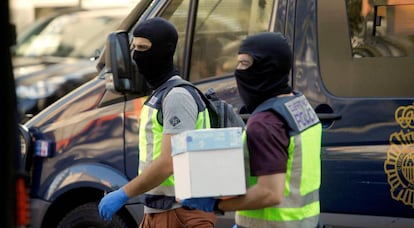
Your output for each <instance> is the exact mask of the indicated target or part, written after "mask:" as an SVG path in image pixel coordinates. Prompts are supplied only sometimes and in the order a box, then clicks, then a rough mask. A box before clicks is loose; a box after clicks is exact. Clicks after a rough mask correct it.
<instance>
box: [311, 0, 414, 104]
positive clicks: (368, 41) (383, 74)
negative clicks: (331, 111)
mask: <svg viewBox="0 0 414 228" xmlns="http://www.w3.org/2000/svg"><path fill="white" fill-rule="evenodd" d="M401 2H404V4H397V3H401ZM408 3H409V4H408ZM413 6H414V1H376V0H372V1H368V0H346V1H345V2H343V1H332V0H320V1H318V10H317V12H318V45H319V50H320V51H319V61H320V71H321V75H322V81H323V83H324V85H325V87H326V89H327V90H328V91H329V92H330V93H331V94H333V95H335V96H341V97H413V96H414V90H413V83H412V82H413V80H414V67H413V63H414V55H413V51H414V50H413V47H414V46H413V35H414V20H413V18H414V11H412V10H413ZM375 11H377V13H375ZM375 14H377V16H376V17H375V18H377V19H376V20H375V21H376V22H375V23H374V22H373V21H374V20H373V18H374V15H375ZM374 25H375V33H374V29H373V28H374Z"/></svg>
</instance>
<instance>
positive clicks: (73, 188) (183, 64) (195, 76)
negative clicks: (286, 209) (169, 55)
mask: <svg viewBox="0 0 414 228" xmlns="http://www.w3.org/2000/svg"><path fill="white" fill-rule="evenodd" d="M413 7H414V2H412V1H407V2H405V4H401V1H389V2H388V1H361V0H359V1H358V0H346V1H332V0H308V1H301V0H278V1H272V0H261V1H254V0H245V1H236V0H227V1H221V0H214V1H197V0H195V1H190V0H172V1H167V0H159V1H152V0H141V1H139V3H137V5H136V7H135V8H134V9H133V10H132V11H131V13H130V14H129V15H128V16H126V18H125V20H124V21H123V23H122V24H121V26H120V27H118V29H117V31H119V32H116V33H115V34H118V35H119V39H115V40H112V41H110V42H108V43H107V45H106V47H105V50H104V52H105V53H106V54H105V55H101V56H100V58H99V59H98V63H97V66H98V68H99V69H101V70H100V72H99V74H98V75H97V76H96V77H95V78H93V79H92V80H90V81H88V82H86V83H85V84H83V85H82V86H80V87H79V88H77V89H75V90H74V91H72V92H71V93H69V94H67V95H66V96H64V97H62V98H61V99H59V100H58V101H57V102H55V103H53V104H52V105H50V106H49V107H48V108H46V109H44V110H43V111H42V112H40V113H39V114H37V115H36V116H34V117H33V118H32V119H31V120H29V121H28V122H26V123H25V124H24V125H22V129H23V131H22V134H23V135H22V136H26V137H23V138H25V139H28V140H26V141H25V144H24V145H26V147H24V149H23V150H22V154H23V155H24V158H25V164H26V170H27V171H28V172H29V173H30V184H31V208H32V213H31V214H32V220H31V222H32V225H33V227H34V228H38V227H67V226H70V227H84V226H92V227H94V226H101V225H102V226H103V225H107V224H105V223H104V221H102V220H101V219H100V218H99V215H98V211H97V204H98V202H99V201H100V199H101V198H102V197H103V195H104V194H105V193H106V192H109V191H113V190H115V189H117V188H119V187H121V186H122V185H124V184H125V183H127V182H128V181H129V180H131V179H132V178H133V177H135V176H136V175H137V165H138V159H139V158H138V151H137V150H138V134H139V132H138V122H139V114H140V110H141V107H142V104H143V103H144V101H145V99H146V95H147V91H145V90H144V89H143V88H145V86H142V85H143V84H139V83H137V82H139V80H138V81H137V80H136V78H135V77H134V75H135V74H133V70H132V69H133V68H132V66H131V64H130V62H129V60H128V59H129V58H130V55H129V54H130V53H129V49H128V48H129V43H130V39H131V36H132V35H131V31H132V30H133V28H134V27H135V26H136V25H137V24H138V23H140V22H141V21H142V20H145V19H147V18H152V17H155V16H160V17H164V18H166V19H168V20H170V21H171V22H173V23H174V24H175V25H177V29H178V31H179V43H178V47H177V52H176V56H175V57H176V58H175V61H176V64H177V66H178V67H179V69H180V70H181V72H182V75H183V77H184V78H186V79H188V80H190V81H192V82H194V83H195V84H196V85H197V86H198V87H199V88H200V89H201V90H204V91H206V90H207V89H208V88H210V87H213V88H214V89H215V90H216V92H217V94H218V96H219V97H220V98H222V99H225V100H226V101H227V102H229V103H231V104H232V105H233V106H234V107H235V109H236V111H239V110H240V109H241V107H242V101H241V100H240V97H239V95H238V90H237V87H236V82H235V80H234V77H233V75H232V72H233V67H234V66H235V62H234V61H235V60H236V54H237V48H238V45H239V43H240V41H241V40H242V39H243V38H244V37H245V36H246V35H250V34H255V33H258V32H262V31H279V32H282V33H283V34H285V35H286V36H287V37H288V39H289V40H290V42H291V46H292V50H293V53H294V61H293V63H294V67H293V69H292V72H291V75H290V76H291V85H292V87H293V88H294V89H295V90H298V91H301V92H302V93H304V94H305V96H306V97H307V98H308V100H309V101H310V103H311V105H312V107H313V108H314V109H315V111H316V113H317V114H318V116H319V118H320V120H321V122H322V123H323V135H322V151H321V159H322V184H321V189H320V199H321V202H320V203H321V219H320V226H321V227H412V224H414V220H413V214H414V198H413V197H412V196H413V195H414V175H413V167H414V165H413V164H414V159H413V158H414V149H413V148H414V140H413V138H414V136H413V129H414V126H413V123H414V117H413V116H414V112H413V110H414V106H413V104H414V93H413V91H414V90H413V84H412V83H411V82H412V76H413V75H414V67H413V66H412V63H413V62H414V53H413V50H414V49H413V45H414V41H413V40H414V39H413V34H414V30H413V28H414V26H413V25H414V20H413V18H412V17H410V15H413V12H412V11H413ZM402 22H404V23H402ZM122 31H124V32H122ZM122 34H124V35H122ZM125 34H126V35H128V36H125ZM102 36H105V34H102ZM111 37H112V36H111ZM116 37H117V36H116ZM122 37H124V38H122ZM397 47H398V48H397ZM217 49H218V50H217ZM195 61H199V62H195ZM122 66H124V67H122ZM207 66H208V69H209V70H205V69H206V68H204V70H200V69H202V67H207ZM131 82H134V83H131ZM127 85H136V86H127ZM114 88H116V89H117V91H115V90H114ZM119 91H122V92H119ZM244 117H245V118H248V115H244ZM25 129H26V130H25ZM142 213H143V211H142V205H141V204H140V203H139V197H138V198H136V199H132V200H130V201H129V202H128V203H127V205H125V206H124V207H123V208H122V209H121V210H120V211H119V212H118V213H117V214H116V216H115V217H114V219H113V223H112V224H111V225H112V226H113V227H136V226H137V224H138V223H139V222H140V220H141V218H142ZM231 215H232V214H231V213H226V215H225V216H220V217H219V224H218V227H230V226H229V225H231V224H233V222H234V221H233V220H232V216H231ZM69 224H70V225H69Z"/></svg>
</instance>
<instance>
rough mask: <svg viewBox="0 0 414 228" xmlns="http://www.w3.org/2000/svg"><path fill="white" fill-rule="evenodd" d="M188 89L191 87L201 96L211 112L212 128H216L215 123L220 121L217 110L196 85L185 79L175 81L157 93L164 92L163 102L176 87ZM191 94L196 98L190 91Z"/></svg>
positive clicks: (166, 84)
mask: <svg viewBox="0 0 414 228" xmlns="http://www.w3.org/2000/svg"><path fill="white" fill-rule="evenodd" d="M181 86H182V87H184V88H185V87H187V86H190V87H192V88H194V90H195V91H197V93H198V94H199V95H200V96H199V97H200V98H201V99H202V101H203V102H204V104H205V105H206V107H207V109H208V110H209V116H210V122H211V126H215V124H216V123H215V122H214V121H216V120H217V119H218V116H217V110H216V109H215V107H214V106H213V105H212V104H211V102H210V100H209V99H208V98H207V97H206V95H205V94H204V93H203V92H202V91H201V90H200V89H199V88H197V87H196V86H195V85H194V84H192V83H191V82H189V81H186V80H183V79H173V80H170V81H167V82H166V83H165V84H164V85H163V86H162V87H160V88H158V89H157V91H161V90H164V89H165V91H164V93H163V94H162V98H161V102H162V101H163V100H164V98H165V97H166V96H167V94H168V93H169V92H170V91H171V90H172V89H173V88H174V87H181ZM190 94H191V95H193V96H194V93H192V92H191V91H190ZM194 99H195V100H196V101H197V100H198V99H197V98H196V97H194Z"/></svg>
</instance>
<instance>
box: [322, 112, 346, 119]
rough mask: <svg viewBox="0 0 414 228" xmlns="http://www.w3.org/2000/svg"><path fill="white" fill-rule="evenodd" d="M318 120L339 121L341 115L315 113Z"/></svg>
mask: <svg viewBox="0 0 414 228" xmlns="http://www.w3.org/2000/svg"><path fill="white" fill-rule="evenodd" d="M316 114H317V115H318V118H319V119H320V120H339V119H341V118H342V116H341V115H339V114H337V113H316Z"/></svg>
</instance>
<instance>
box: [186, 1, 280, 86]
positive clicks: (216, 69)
mask: <svg viewBox="0 0 414 228" xmlns="http://www.w3.org/2000/svg"><path fill="white" fill-rule="evenodd" d="M272 7H273V0H259V1H257V0H245V1H239V0H226V1H221V0H209V1H199V3H198V13H197V19H196V27H195V33H194V40H193V49H192V56H191V68H190V80H191V81H197V80H199V79H203V78H206V77H211V76H216V75H225V74H231V73H233V71H234V68H235V66H236V55H237V50H238V48H239V44H240V41H241V40H242V39H243V38H244V37H245V36H246V35H248V34H254V33H257V32H262V31H266V30H267V29H268V27H269V21H270V15H271V9H272Z"/></svg>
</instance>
